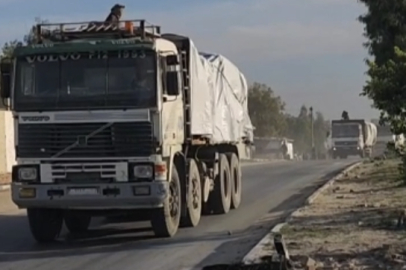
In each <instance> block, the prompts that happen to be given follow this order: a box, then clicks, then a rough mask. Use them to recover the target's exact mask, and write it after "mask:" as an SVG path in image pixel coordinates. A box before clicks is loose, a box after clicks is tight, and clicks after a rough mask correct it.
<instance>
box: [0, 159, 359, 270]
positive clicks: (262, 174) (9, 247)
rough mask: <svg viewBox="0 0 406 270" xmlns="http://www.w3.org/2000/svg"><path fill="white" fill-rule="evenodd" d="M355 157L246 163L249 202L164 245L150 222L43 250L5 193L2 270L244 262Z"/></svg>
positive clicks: (106, 228)
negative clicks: (284, 219) (274, 228)
mask: <svg viewBox="0 0 406 270" xmlns="http://www.w3.org/2000/svg"><path fill="white" fill-rule="evenodd" d="M354 161H355V160H354V159H352V160H351V159H348V160H331V161H297V162H296V161H295V162H282V163H261V164H255V163H254V164H244V165H243V202H242V204H241V206H240V208H239V209H238V210H233V211H231V212H230V213H228V214H227V215H221V216H208V217H204V218H203V219H202V220H201V221H200V224H199V226H198V227H196V228H190V229H189V228H188V229H181V230H180V231H179V232H178V234H177V235H176V237H174V238H171V239H156V238H154V237H153V233H152V232H151V231H150V226H149V223H148V222H132V223H131V222H129V223H115V224H95V226H94V227H93V228H92V231H91V232H90V233H88V234H86V235H83V236H71V235H68V234H67V233H64V234H63V235H62V236H61V240H60V241H59V242H58V243H55V244H53V245H52V246H47V247H42V246H39V245H37V244H36V243H35V242H34V241H33V239H32V237H31V235H30V232H29V228H28V224H27V220H26V216H25V212H24V211H22V210H17V209H16V208H15V207H14V206H13V205H12V204H11V203H10V202H9V194H8V192H2V193H0V269H2V270H25V269H26V270H55V269H59V270H91V269H92V270H93V269H94V270H100V269H103V270H109V269H120V270H134V269H137V270H144V269H145V270H162V269H167V270H175V269H176V270H177V269H191V268H197V269H199V268H201V267H203V266H206V265H212V264H218V263H231V262H236V261H238V260H241V259H242V258H243V257H244V255H245V254H246V253H247V252H248V251H249V250H250V249H251V248H252V247H253V246H254V245H255V244H256V242H258V241H259V240H260V238H261V237H263V236H264V235H265V233H266V232H267V231H268V230H269V229H270V227H271V226H273V225H275V224H276V223H277V222H280V221H281V217H283V216H286V215H287V214H288V213H289V212H291V211H293V210H294V209H295V208H296V207H298V206H300V205H301V204H302V203H303V202H304V200H305V199H306V198H307V197H308V196H309V195H310V194H311V192H312V191H314V190H315V189H316V188H317V185H320V184H321V183H323V182H325V181H326V180H327V179H328V178H329V177H331V176H332V174H334V173H335V172H336V171H337V170H339V169H342V168H344V167H345V166H347V165H349V164H350V163H352V162H354Z"/></svg>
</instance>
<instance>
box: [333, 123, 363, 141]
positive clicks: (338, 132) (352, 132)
mask: <svg viewBox="0 0 406 270" xmlns="http://www.w3.org/2000/svg"><path fill="white" fill-rule="evenodd" d="M332 129H333V130H332V137H333V138H346V137H358V136H359V135H360V128H359V125H348V124H346V125H333V127H332Z"/></svg>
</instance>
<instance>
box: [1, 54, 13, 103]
mask: <svg viewBox="0 0 406 270" xmlns="http://www.w3.org/2000/svg"><path fill="white" fill-rule="evenodd" d="M0 74H1V78H0V80H1V84H0V97H1V98H2V99H7V98H10V91H11V63H10V62H2V63H1V64H0Z"/></svg>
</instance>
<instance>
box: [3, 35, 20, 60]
mask: <svg viewBox="0 0 406 270" xmlns="http://www.w3.org/2000/svg"><path fill="white" fill-rule="evenodd" d="M18 43H19V41H18V40H16V39H15V40H12V41H9V42H6V43H5V44H4V45H3V48H2V49H1V57H10V56H11V55H12V53H13V51H14V48H15V47H17V45H18Z"/></svg>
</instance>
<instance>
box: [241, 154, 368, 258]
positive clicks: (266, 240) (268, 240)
mask: <svg viewBox="0 0 406 270" xmlns="http://www.w3.org/2000/svg"><path fill="white" fill-rule="evenodd" d="M362 162H363V161H357V162H355V163H352V164H350V165H348V166H346V167H345V168H344V169H343V170H341V171H340V172H339V173H338V174H337V175H335V176H333V177H332V178H331V179H329V180H328V181H327V182H326V183H324V184H323V185H322V186H321V187H320V188H318V189H317V190H316V191H315V192H313V193H312V194H311V195H310V196H309V197H308V198H307V199H306V201H305V203H304V205H303V206H301V207H299V208H297V209H296V210H294V211H292V212H291V213H290V214H289V215H288V217H287V218H286V219H285V222H282V223H279V224H276V225H275V226H274V227H273V228H272V229H271V230H270V231H269V232H268V233H267V234H266V235H265V236H264V237H263V238H262V239H261V240H260V241H259V242H258V243H257V244H256V245H255V246H254V247H253V248H252V249H251V250H250V251H249V252H248V253H247V254H246V255H245V256H244V258H243V259H242V263H243V264H255V263H260V262H261V260H262V257H263V254H264V252H262V250H264V249H265V248H267V247H269V246H270V245H273V237H272V235H273V234H274V233H277V232H280V230H281V229H282V228H283V227H284V226H285V225H287V224H288V223H289V221H291V219H292V217H293V215H294V214H295V213H296V211H299V210H300V209H301V208H302V207H304V206H306V205H311V204H312V203H313V202H314V201H315V200H316V199H317V197H318V196H319V195H320V194H321V193H322V192H323V191H324V190H326V189H327V188H328V187H330V186H331V185H332V184H334V182H335V181H337V180H338V179H340V178H341V177H343V176H344V175H345V174H346V173H348V172H350V171H351V170H353V169H354V168H356V167H357V166H359V165H360V164H362Z"/></svg>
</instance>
